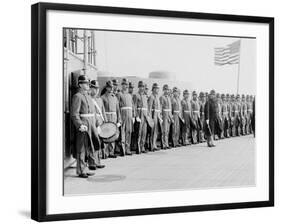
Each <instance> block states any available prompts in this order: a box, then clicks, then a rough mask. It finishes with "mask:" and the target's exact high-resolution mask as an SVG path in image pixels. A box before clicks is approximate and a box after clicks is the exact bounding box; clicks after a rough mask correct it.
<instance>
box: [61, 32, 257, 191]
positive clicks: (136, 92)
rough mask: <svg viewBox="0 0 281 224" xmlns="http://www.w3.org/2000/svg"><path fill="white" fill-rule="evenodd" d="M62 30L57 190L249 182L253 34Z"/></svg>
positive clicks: (252, 168)
mask: <svg viewBox="0 0 281 224" xmlns="http://www.w3.org/2000/svg"><path fill="white" fill-rule="evenodd" d="M62 35H63V43H62V45H63V46H62V50H63V104H64V105H63V110H64V111H63V113H64V120H63V122H64V124H63V127H64V129H63V131H64V132H63V133H64V136H63V138H64V141H63V143H64V147H63V155H64V158H63V159H64V167H63V176H64V179H63V181H64V183H63V188H64V189H63V193H64V196H77V195H95V194H118V193H132V192H133V193H138V192H161V191H174V190H190V191H193V190H196V189H222V188H223V189H225V188H240V187H250V188H251V187H255V186H256V172H257V171H256V139H255V119H256V118H255V102H256V101H257V102H258V100H259V99H256V87H257V82H256V80H257V71H256V68H257V58H256V54H257V50H256V47H257V40H256V38H255V37H249V36H220V35H203V34H194V33H190V34H189V33H182V34H175V33H160V32H143V31H126V30H101V29H95V28H92V29H81V28H63V30H62Z"/></svg>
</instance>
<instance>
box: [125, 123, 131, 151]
mask: <svg viewBox="0 0 281 224" xmlns="http://www.w3.org/2000/svg"><path fill="white" fill-rule="evenodd" d="M131 136H132V132H131V130H129V128H127V130H126V140H125V151H126V153H131Z"/></svg>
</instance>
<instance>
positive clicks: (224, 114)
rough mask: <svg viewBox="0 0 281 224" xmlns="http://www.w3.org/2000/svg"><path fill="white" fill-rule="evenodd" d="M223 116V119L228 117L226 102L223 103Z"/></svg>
mask: <svg viewBox="0 0 281 224" xmlns="http://www.w3.org/2000/svg"><path fill="white" fill-rule="evenodd" d="M221 114H222V117H223V118H227V117H228V106H227V103H226V102H222V103H221Z"/></svg>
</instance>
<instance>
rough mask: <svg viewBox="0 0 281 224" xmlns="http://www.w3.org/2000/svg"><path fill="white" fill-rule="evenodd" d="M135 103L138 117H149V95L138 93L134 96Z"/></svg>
mask: <svg viewBox="0 0 281 224" xmlns="http://www.w3.org/2000/svg"><path fill="white" fill-rule="evenodd" d="M133 101H134V105H135V108H136V117H139V118H143V117H145V118H146V117H147V109H148V108H147V95H145V94H143V93H142V94H141V93H136V94H135V95H134V97H133Z"/></svg>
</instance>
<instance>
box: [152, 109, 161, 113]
mask: <svg viewBox="0 0 281 224" xmlns="http://www.w3.org/2000/svg"><path fill="white" fill-rule="evenodd" d="M153 111H155V112H159V113H160V112H161V111H160V110H157V109H153Z"/></svg>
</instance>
